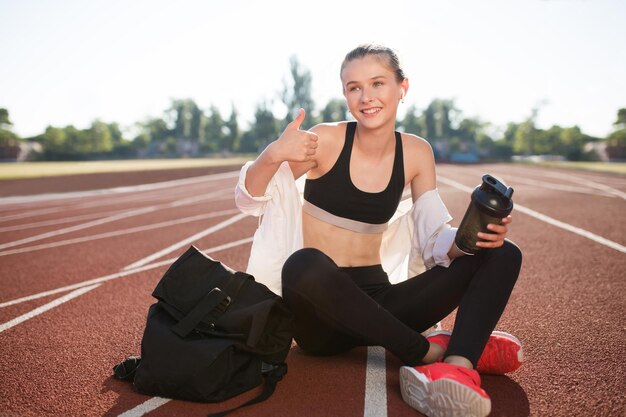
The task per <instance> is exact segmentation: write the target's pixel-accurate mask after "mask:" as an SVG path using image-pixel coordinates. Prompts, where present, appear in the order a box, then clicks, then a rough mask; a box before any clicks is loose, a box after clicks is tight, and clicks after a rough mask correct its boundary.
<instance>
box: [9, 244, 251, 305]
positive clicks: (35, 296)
mask: <svg viewBox="0 0 626 417" xmlns="http://www.w3.org/2000/svg"><path fill="white" fill-rule="evenodd" d="M250 242H252V238H251V237H248V238H244V239H239V240H236V241H234V242H229V243H225V244H222V245H219V246H214V247H212V248H209V249H205V250H203V252H204V253H206V254H211V253H214V252H219V251H222V250H226V249H230V248H234V247H237V246H240V245H245V244H246V243H250ZM176 259H177V258H171V259H167V260H164V261H160V262H156V263H153V264H150V265H145V266H142V267H140V268H137V269H132V270H128V271H121V272H116V273H114V274H109V275H105V276H102V277H99V278H93V279H89V280H87V281H83V282H79V283H76V284H72V285H67V286H64V287H60V288H55V289H53V290H48V291H43V292H40V293H37V294H32V295H28V296H26V297H20V298H16V299H14V300H9V301H5V302H2V303H0V308H3V307H8V306H12V305H15V304H20V303H25V302H27V301H31V300H36V299H38V298H43V297H47V296H49V295H53V294H58V293H61V292H66V291H71V290H74V289H76V288H82V287H86V286H88V285H92V284H100V283H103V282H107V281H111V280H114V279H118V278H122V277H125V276H128V275H133V274H137V273H139V272H144V271H148V270H150V269H155V268H159V267H162V266H165V265H170V264H172V263H173V262H174V261H175V260H176Z"/></svg>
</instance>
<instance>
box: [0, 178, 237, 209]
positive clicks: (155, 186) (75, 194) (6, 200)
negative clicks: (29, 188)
mask: <svg viewBox="0 0 626 417" xmlns="http://www.w3.org/2000/svg"><path fill="white" fill-rule="evenodd" d="M237 176H239V170H237V171H229V172H221V173H218V174H209V175H202V176H199V177H191V178H183V179H179V180H171V181H162V182H155V183H152V184H141V185H131V186H124V187H114V188H102V189H99V190H89V191H71V192H67V193H48V194H37V195H28V196H12V197H3V198H2V199H0V205H8V204H26V203H35V202H40V201H52V200H63V199H70V198H84V197H92V196H103V195H109V194H112V193H113V194H119V193H136V192H141V191H153V190H160V189H163V188H170V187H179V186H181V185H188V184H194V183H200V182H203V181H215V180H221V179H228V178H234V177H237Z"/></svg>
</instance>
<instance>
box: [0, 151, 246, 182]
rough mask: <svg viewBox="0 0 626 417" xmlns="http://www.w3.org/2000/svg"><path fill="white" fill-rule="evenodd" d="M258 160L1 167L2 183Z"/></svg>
mask: <svg viewBox="0 0 626 417" xmlns="http://www.w3.org/2000/svg"><path fill="white" fill-rule="evenodd" d="M255 157H256V156H255V155H242V156H237V157H231V158H201V159H146V160H123V161H81V162H17V163H5V164H0V180H11V179H20V178H40V177H53V176H61V175H79V174H95V173H106V172H130V171H153V170H163V169H180V168H202V167H214V166H225V165H241V164H243V163H244V162H246V161H249V160H251V159H254V158H255Z"/></svg>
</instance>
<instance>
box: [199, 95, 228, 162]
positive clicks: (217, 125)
mask: <svg viewBox="0 0 626 417" xmlns="http://www.w3.org/2000/svg"><path fill="white" fill-rule="evenodd" d="M225 128H226V124H225V123H224V119H223V118H222V115H221V114H220V111H219V109H218V108H217V107H216V106H213V105H212V106H211V108H210V109H209V113H208V116H207V121H206V125H205V127H204V129H205V130H204V132H205V133H204V135H205V138H206V142H205V145H204V146H203V150H204V151H207V152H219V151H224V150H226V149H228V146H227V145H226V134H225V132H224V130H225Z"/></svg>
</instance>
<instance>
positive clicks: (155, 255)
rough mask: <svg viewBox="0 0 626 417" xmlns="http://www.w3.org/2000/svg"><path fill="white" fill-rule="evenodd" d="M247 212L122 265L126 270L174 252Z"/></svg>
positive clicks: (234, 221) (231, 222)
mask: <svg viewBox="0 0 626 417" xmlns="http://www.w3.org/2000/svg"><path fill="white" fill-rule="evenodd" d="M247 216H248V215H247V214H244V213H239V214H237V215H235V216H233V217H231V218H230V219H228V220H224V221H223V222H220V223H218V224H216V225H215V226H212V227H209V228H208V229H206V230H203V231H202V232H199V233H196V234H195V235H193V236H190V237H188V238H187V239H184V240H181V241H180V242H178V243H175V244H173V245H172V246H169V247H167V248H165V249H163V250H160V251H158V252H156V253H153V254H152V255H150V256H146V257H145V258H143V259H140V260H138V261H137V262H134V263H132V264H130V265H128V266H126V267H124V270H128V269H133V268H139V267H140V266H143V265H145V264H147V263H150V262H152V261H154V260H156V259H159V258H160V257H162V256H165V255H167V254H168V253H171V252H174V251H175V250H176V249H178V248H181V247H183V246H186V245H189V244H190V243H192V242H193V241H195V240H198V239H201V238H203V237H205V236H206V235H210V234H211V233H214V232H217V231H218V230H221V229H223V228H225V227H228V226H230V225H231V224H233V223H236V222H238V221H239V220H241V219H243V218H245V217H247Z"/></svg>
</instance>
